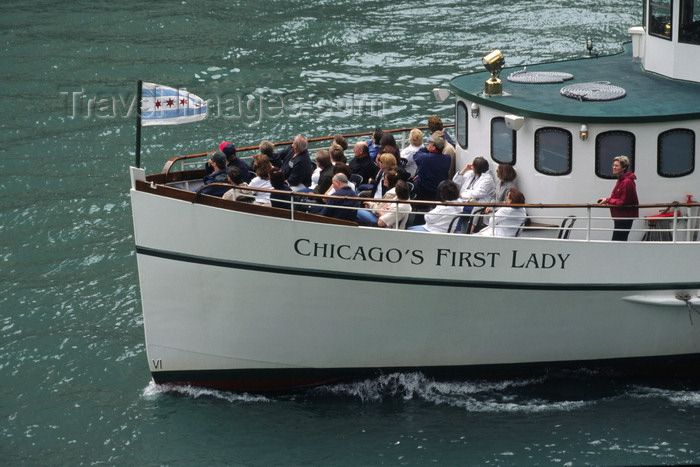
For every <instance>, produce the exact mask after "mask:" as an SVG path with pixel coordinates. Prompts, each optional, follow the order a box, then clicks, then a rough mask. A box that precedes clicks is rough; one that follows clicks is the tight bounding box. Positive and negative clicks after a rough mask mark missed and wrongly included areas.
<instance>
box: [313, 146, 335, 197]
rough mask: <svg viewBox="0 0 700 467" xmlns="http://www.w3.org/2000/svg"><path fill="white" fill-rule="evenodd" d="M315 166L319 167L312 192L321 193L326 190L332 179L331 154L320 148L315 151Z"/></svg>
mask: <svg viewBox="0 0 700 467" xmlns="http://www.w3.org/2000/svg"><path fill="white" fill-rule="evenodd" d="M316 166H317V167H318V169H319V172H318V182H317V183H316V186H315V187H314V189H313V192H314V193H316V194H318V195H321V194H323V193H325V192H326V191H328V189H329V188H330V187H331V185H332V181H333V164H332V163H331V155H330V154H329V153H328V151H327V150H326V149H321V150H320V151H318V152H317V153H316Z"/></svg>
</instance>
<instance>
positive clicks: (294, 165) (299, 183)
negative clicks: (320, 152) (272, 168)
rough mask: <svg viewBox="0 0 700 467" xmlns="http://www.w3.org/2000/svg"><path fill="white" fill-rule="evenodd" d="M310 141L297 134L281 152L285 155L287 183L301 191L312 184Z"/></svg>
mask: <svg viewBox="0 0 700 467" xmlns="http://www.w3.org/2000/svg"><path fill="white" fill-rule="evenodd" d="M307 147H308V142H307V140H306V138H305V137H304V136H303V135H297V136H296V137H295V138H294V141H293V142H292V145H291V146H289V147H288V148H287V149H285V150H284V151H281V152H280V156H283V162H282V167H280V168H281V169H282V172H283V173H284V177H285V179H286V180H287V183H288V184H289V186H290V187H291V188H292V190H294V191H299V190H302V189H304V188H308V187H309V186H310V185H311V172H313V169H312V166H311V158H310V157H309V151H308V150H307Z"/></svg>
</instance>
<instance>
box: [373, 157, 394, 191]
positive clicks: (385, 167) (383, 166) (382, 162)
mask: <svg viewBox="0 0 700 467" xmlns="http://www.w3.org/2000/svg"><path fill="white" fill-rule="evenodd" d="M377 165H378V166H379V172H378V173H377V176H376V177H375V178H373V179H370V181H369V183H370V184H371V185H372V188H371V190H370V191H369V193H368V194H367V195H368V196H369V197H370V198H382V197H383V196H384V192H385V188H384V184H383V179H384V174H385V173H386V172H389V171H390V170H392V169H395V168H396V158H395V157H394V156H393V155H392V154H389V153H383V154H380V155H379V156H377Z"/></svg>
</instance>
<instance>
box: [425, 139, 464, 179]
mask: <svg viewBox="0 0 700 467" xmlns="http://www.w3.org/2000/svg"><path fill="white" fill-rule="evenodd" d="M444 135H445V132H444V131H436V132H434V133H433V134H432V135H430V136H431V137H432V138H433V139H435V138H437V137H440V138H442V139H445V136H444ZM442 153H443V154H447V155H448V156H450V170H448V171H447V179H448V180H452V177H454V175H455V172H456V170H457V169H456V165H455V164H456V162H455V161H456V160H457V152H456V151H455V147H454V146H452V145H451V144H450V143H449V142H448V141H447V140H445V147H444V148H443V150H442Z"/></svg>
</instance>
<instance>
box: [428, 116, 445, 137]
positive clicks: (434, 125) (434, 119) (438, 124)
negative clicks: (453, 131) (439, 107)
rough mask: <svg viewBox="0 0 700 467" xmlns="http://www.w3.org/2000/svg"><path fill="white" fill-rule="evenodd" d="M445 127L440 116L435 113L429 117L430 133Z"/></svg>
mask: <svg viewBox="0 0 700 467" xmlns="http://www.w3.org/2000/svg"><path fill="white" fill-rule="evenodd" d="M443 128H444V126H443V125H442V120H440V117H438V116H437V115H433V116H431V117H428V129H429V130H430V133H431V134H432V133H434V132H436V131H440V130H442V129H443Z"/></svg>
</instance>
